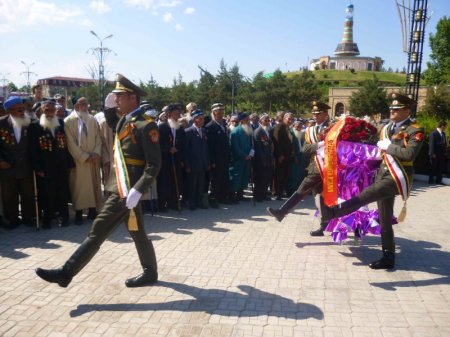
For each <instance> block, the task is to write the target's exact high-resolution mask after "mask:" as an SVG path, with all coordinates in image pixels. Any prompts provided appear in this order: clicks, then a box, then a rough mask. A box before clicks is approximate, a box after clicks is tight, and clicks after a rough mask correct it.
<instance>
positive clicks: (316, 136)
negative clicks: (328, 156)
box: [267, 101, 330, 236]
mask: <svg viewBox="0 0 450 337" xmlns="http://www.w3.org/2000/svg"><path fill="white" fill-rule="evenodd" d="M311 106H312V109H311V113H312V114H313V115H314V120H315V125H313V126H309V127H308V128H306V130H305V132H304V133H303V137H304V139H302V143H303V144H304V145H303V147H302V154H303V155H305V156H307V157H308V158H310V162H309V165H308V168H307V171H308V174H307V176H306V177H305V179H303V181H302V183H301V184H300V186H299V187H298V189H297V191H296V192H295V193H294V194H292V195H291V197H290V198H289V199H288V200H287V201H286V202H285V203H284V204H283V205H282V206H281V207H280V208H278V209H276V208H271V207H268V208H267V211H268V212H269V214H270V215H272V216H274V217H275V218H276V219H277V220H278V221H281V220H283V219H284V217H285V216H286V214H288V213H289V212H290V211H291V210H292V209H293V208H294V207H295V206H296V205H297V204H298V203H299V202H300V201H302V200H303V199H304V198H305V197H306V196H307V195H308V194H309V193H311V192H312V194H313V196H314V197H316V196H317V195H319V194H321V193H322V176H321V172H320V170H321V168H320V165H319V158H318V157H317V152H318V150H319V149H322V148H323V146H324V141H323V140H324V139H325V133H326V132H327V130H328V126H329V122H328V110H329V109H330V106H329V105H327V104H325V103H322V102H319V101H313V102H312V103H311ZM319 203H320V211H321V213H323V212H322V211H323V207H324V203H323V199H322V197H320V201H319ZM326 225H327V222H326V221H324V220H323V219H321V222H320V227H319V228H318V229H317V230H314V231H311V232H310V235H311V236H323V230H324V229H325V227H326Z"/></svg>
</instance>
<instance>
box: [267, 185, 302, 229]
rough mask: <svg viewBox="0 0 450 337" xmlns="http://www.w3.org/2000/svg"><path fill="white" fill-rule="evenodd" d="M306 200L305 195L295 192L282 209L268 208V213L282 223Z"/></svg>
mask: <svg viewBox="0 0 450 337" xmlns="http://www.w3.org/2000/svg"><path fill="white" fill-rule="evenodd" d="M303 198H304V195H303V194H300V193H297V192H295V193H294V194H292V195H291V197H290V198H289V199H288V200H286V202H285V203H284V204H283V205H282V206H281V207H280V208H272V207H267V208H266V210H267V212H268V213H269V214H270V215H272V216H273V217H275V219H277V221H279V222H281V221H282V220H283V219H284V217H285V216H286V214H288V213H289V212H290V211H291V209H293V208H294V207H295V206H296V205H297V204H298V203H299V202H300V201H302V200H303Z"/></svg>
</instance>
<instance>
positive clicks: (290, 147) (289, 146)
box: [272, 123, 294, 161]
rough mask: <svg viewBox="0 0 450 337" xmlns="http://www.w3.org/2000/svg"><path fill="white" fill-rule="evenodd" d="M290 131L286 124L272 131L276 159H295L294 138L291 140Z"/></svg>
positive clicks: (277, 126)
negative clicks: (282, 157)
mask: <svg viewBox="0 0 450 337" xmlns="http://www.w3.org/2000/svg"><path fill="white" fill-rule="evenodd" d="M289 134H290V131H289V129H288V127H287V126H286V124H284V123H279V124H277V125H275V127H274V128H273V129H272V141H273V147H274V150H273V155H274V157H275V159H278V158H279V157H281V156H284V160H285V161H286V160H292V159H293V158H294V143H293V141H294V138H292V141H291V140H290V139H289Z"/></svg>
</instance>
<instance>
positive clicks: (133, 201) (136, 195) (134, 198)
mask: <svg viewBox="0 0 450 337" xmlns="http://www.w3.org/2000/svg"><path fill="white" fill-rule="evenodd" d="M141 197H142V193H141V192H139V191H138V190H135V189H134V187H133V188H131V190H130V192H128V195H127V202H126V203H125V205H126V206H127V208H128V209H133V208H135V207H136V205H137V204H138V202H139V199H141Z"/></svg>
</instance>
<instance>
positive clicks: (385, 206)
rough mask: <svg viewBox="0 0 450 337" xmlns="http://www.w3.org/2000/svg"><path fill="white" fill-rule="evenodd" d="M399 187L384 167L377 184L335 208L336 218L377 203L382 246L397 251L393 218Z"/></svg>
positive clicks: (376, 178) (378, 176) (377, 178)
mask: <svg viewBox="0 0 450 337" xmlns="http://www.w3.org/2000/svg"><path fill="white" fill-rule="evenodd" d="M398 194H399V193H398V189H397V185H396V183H395V181H394V179H393V178H392V176H391V174H390V173H389V171H388V170H387V167H386V166H382V167H381V168H380V170H379V171H378V174H377V175H376V177H375V182H374V183H373V184H372V185H370V186H369V187H367V188H366V189H364V190H363V191H362V192H361V194H360V195H359V196H358V197H355V198H352V199H350V200H351V201H346V202H344V203H342V204H341V205H337V206H334V207H333V216H334V217H335V218H338V217H341V216H343V215H346V214H350V213H352V212H354V211H356V210H357V209H359V208H360V207H362V206H364V205H367V204H370V203H372V202H375V201H376V202H377V206H378V213H379V223H380V225H381V245H382V249H383V250H388V251H391V252H394V251H395V242H394V231H393V229H392V217H393V215H394V200H395V196H396V195H398Z"/></svg>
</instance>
